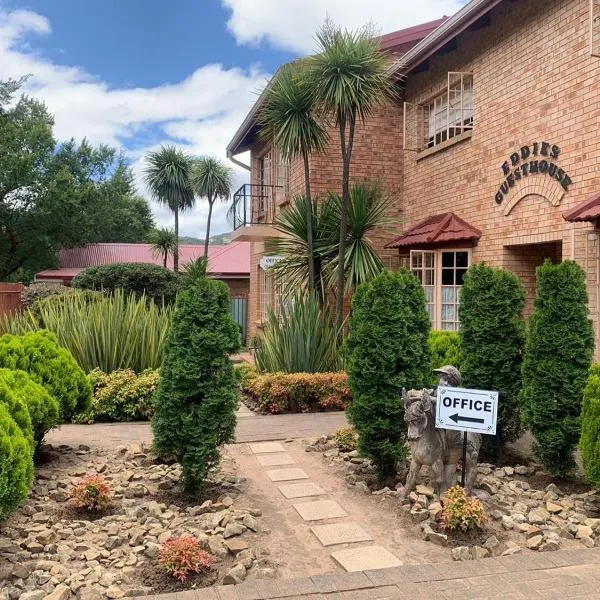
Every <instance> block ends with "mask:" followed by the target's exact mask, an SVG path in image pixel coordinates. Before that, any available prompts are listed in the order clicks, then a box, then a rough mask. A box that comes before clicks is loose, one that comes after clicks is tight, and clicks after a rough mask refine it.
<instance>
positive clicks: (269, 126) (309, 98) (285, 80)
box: [259, 63, 327, 291]
mask: <svg viewBox="0 0 600 600" xmlns="http://www.w3.org/2000/svg"><path fill="white" fill-rule="evenodd" d="M259 122H260V125H261V136H262V137H263V139H266V140H268V141H271V140H274V141H275V143H276V145H277V147H278V149H279V152H280V153H281V156H282V158H283V159H284V160H288V161H291V160H293V159H295V158H297V157H302V161H303V163H304V194H305V198H306V201H305V203H304V204H305V214H304V217H305V220H306V253H307V263H308V288H309V290H311V291H312V290H313V289H314V286H315V281H317V280H316V270H315V256H314V243H313V211H314V208H313V201H312V194H311V189H310V162H309V157H310V154H313V153H320V152H324V151H325V147H326V144H327V132H326V130H325V128H324V127H323V125H322V124H321V123H319V121H318V120H317V119H316V117H315V113H314V98H313V94H312V90H311V88H310V84H309V79H308V78H307V77H306V76H305V69H304V68H303V63H293V64H291V65H286V66H284V67H282V69H281V70H280V71H279V73H277V74H276V75H275V77H274V79H273V81H272V83H271V85H270V86H269V87H268V88H267V93H266V98H265V101H264V104H263V108H262V110H261V113H260V115H259Z"/></svg>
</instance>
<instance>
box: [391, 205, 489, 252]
mask: <svg viewBox="0 0 600 600" xmlns="http://www.w3.org/2000/svg"><path fill="white" fill-rule="evenodd" d="M480 237H481V231H479V229H476V228H475V227H473V226H472V225H469V223H467V222H466V221H465V220H464V219H461V218H460V217H458V216H457V215H455V214H454V213H452V212H447V213H442V214H439V215H433V216H431V217H427V218H426V219H423V221H421V222H419V223H417V224H416V225H415V226H414V227H412V228H411V229H409V230H408V231H407V232H406V233H403V234H402V235H401V236H400V237H397V238H396V239H395V240H393V241H392V242H390V243H389V244H387V245H386V248H414V247H419V246H431V245H440V244H442V243H448V242H459V241H469V240H470V241H472V242H474V241H475V240H478V239H479V238H480Z"/></svg>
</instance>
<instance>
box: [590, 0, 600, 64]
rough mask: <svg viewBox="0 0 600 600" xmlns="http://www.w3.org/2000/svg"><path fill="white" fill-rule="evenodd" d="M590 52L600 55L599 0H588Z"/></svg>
mask: <svg viewBox="0 0 600 600" xmlns="http://www.w3.org/2000/svg"><path fill="white" fill-rule="evenodd" d="M590 21H591V25H590V27H591V30H590V52H591V54H592V56H598V57H600V0H590Z"/></svg>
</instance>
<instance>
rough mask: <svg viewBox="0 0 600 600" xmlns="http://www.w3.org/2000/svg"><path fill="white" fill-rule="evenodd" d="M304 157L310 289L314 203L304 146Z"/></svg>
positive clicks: (310, 280) (311, 282)
mask: <svg viewBox="0 0 600 600" xmlns="http://www.w3.org/2000/svg"><path fill="white" fill-rule="evenodd" d="M302 155H303V157H304V186H305V188H306V249H307V252H308V289H309V290H310V291H311V292H312V291H313V290H314V289H315V251H314V243H313V219H312V217H313V204H312V196H311V193H310V166H309V163H308V152H307V151H306V150H305V149H304V148H303V149H302Z"/></svg>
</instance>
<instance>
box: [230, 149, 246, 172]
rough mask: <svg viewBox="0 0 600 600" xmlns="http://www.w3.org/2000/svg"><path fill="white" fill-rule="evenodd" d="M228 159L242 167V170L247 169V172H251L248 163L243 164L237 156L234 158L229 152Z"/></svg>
mask: <svg viewBox="0 0 600 600" xmlns="http://www.w3.org/2000/svg"><path fill="white" fill-rule="evenodd" d="M227 158H228V159H229V160H230V161H231V162H232V163H233V164H234V165H237V166H238V167H242V169H246V171H250V170H251V169H250V165H247V164H246V163H243V162H242V161H241V160H238V159H237V158H236V157H235V156H233V154H230V153H229V152H228V153H227Z"/></svg>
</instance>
